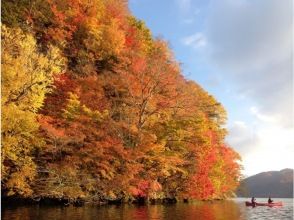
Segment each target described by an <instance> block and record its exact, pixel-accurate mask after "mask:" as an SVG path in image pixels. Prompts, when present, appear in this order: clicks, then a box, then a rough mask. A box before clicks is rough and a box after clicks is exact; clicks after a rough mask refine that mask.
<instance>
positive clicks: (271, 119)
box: [250, 106, 281, 123]
mask: <svg viewBox="0 0 294 220" xmlns="http://www.w3.org/2000/svg"><path fill="white" fill-rule="evenodd" d="M250 113H251V114H252V115H253V116H255V117H256V118H257V119H258V120H260V121H262V122H267V123H279V122H280V121H281V115H280V114H275V115H269V114H264V113H261V112H260V111H259V109H258V108H257V107H255V106H252V107H251V108H250Z"/></svg>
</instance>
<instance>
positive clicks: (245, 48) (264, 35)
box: [129, 0, 294, 176]
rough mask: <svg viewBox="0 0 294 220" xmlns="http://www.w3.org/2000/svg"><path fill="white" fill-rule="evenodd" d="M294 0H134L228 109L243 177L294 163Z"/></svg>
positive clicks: (139, 13) (186, 67)
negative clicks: (293, 0)
mask: <svg viewBox="0 0 294 220" xmlns="http://www.w3.org/2000/svg"><path fill="white" fill-rule="evenodd" d="M292 4H293V3H292V0H282V1H281V0H258V1H252V0H222V1H220V0H129V8H130V10H131V12H132V13H133V14H134V15H135V16H136V17H137V18H139V19H141V20H143V21H144V22H145V23H146V25H147V27H149V28H150V29H151V31H152V34H153V36H154V37H160V38H163V39H165V40H166V41H168V42H169V45H170V47H171V49H172V50H173V51H174V55H175V57H176V59H177V60H178V61H179V62H180V63H181V67H182V71H183V74H184V76H185V77H186V78H187V79H191V80H194V81H196V82H197V83H198V84H200V85H201V86H202V87H203V88H204V89H205V90H207V91H208V92H209V93H210V94H212V95H213V96H214V97H216V99H217V100H218V101H220V102H221V103H222V104H223V106H224V107H225V109H226V110H227V113H228V122H227V129H228V131H229V135H228V136H227V138H226V141H227V143H228V144H229V145H230V146H231V147H232V148H234V149H235V150H236V151H237V152H239V154H240V155H241V157H242V165H243V167H244V169H243V171H242V173H243V175H245V176H250V175H254V174H257V173H260V172H264V171H270V170H281V169H284V168H293V165H294V163H293V155H294V146H293V145H294V128H293V122H294V115H293V11H294V8H293V5H292Z"/></svg>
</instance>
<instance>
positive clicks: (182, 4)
mask: <svg viewBox="0 0 294 220" xmlns="http://www.w3.org/2000/svg"><path fill="white" fill-rule="evenodd" d="M175 2H176V4H177V6H178V8H179V9H180V11H181V12H182V13H186V12H188V11H189V10H190V8H191V0H175Z"/></svg>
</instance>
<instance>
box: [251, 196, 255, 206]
mask: <svg viewBox="0 0 294 220" xmlns="http://www.w3.org/2000/svg"><path fill="white" fill-rule="evenodd" d="M255 200H256V199H255V198H254V197H252V198H251V203H252V204H253V206H255V205H256V202H255Z"/></svg>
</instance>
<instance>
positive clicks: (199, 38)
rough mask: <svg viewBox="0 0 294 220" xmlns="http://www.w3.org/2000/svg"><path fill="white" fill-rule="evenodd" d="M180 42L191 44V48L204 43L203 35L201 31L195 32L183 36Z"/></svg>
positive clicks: (201, 45)
mask: <svg viewBox="0 0 294 220" xmlns="http://www.w3.org/2000/svg"><path fill="white" fill-rule="evenodd" d="M181 41H182V43H183V44H184V45H186V46H191V47H193V48H195V49H196V48H199V47H203V46H205V45H206V39H205V36H204V35H203V34H202V33H196V34H193V35H190V36H187V37H185V38H183V39H182V40H181Z"/></svg>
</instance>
